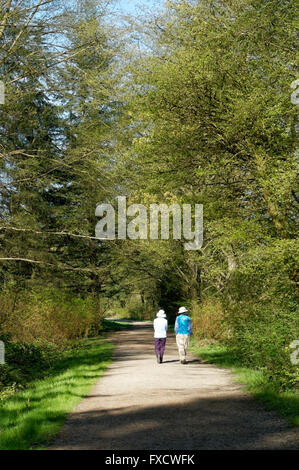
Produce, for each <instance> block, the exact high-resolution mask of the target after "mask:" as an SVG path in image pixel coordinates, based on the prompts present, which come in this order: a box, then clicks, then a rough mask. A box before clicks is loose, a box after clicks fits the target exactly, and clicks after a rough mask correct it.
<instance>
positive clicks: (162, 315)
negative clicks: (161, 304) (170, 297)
mask: <svg viewBox="0 0 299 470" xmlns="http://www.w3.org/2000/svg"><path fill="white" fill-rule="evenodd" d="M165 317H166V314H165V312H164V310H159V312H158V313H157V318H165Z"/></svg>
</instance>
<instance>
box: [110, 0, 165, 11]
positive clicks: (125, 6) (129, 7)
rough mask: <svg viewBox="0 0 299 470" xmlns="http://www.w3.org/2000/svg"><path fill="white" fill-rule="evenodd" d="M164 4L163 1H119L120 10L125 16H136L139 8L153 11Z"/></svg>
mask: <svg viewBox="0 0 299 470" xmlns="http://www.w3.org/2000/svg"><path fill="white" fill-rule="evenodd" d="M163 3H164V2H163V0H119V1H118V8H119V9H120V10H121V11H122V12H123V13H125V14H126V13H128V14H136V12H137V11H138V7H144V8H150V9H151V10H152V9H153V8H157V6H158V5H160V6H161V5H162V4H163Z"/></svg>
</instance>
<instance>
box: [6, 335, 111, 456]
mask: <svg viewBox="0 0 299 470" xmlns="http://www.w3.org/2000/svg"><path fill="white" fill-rule="evenodd" d="M106 338H107V335H103V336H100V337H96V338H88V339H85V340H81V341H79V342H78V347H76V349H71V350H69V351H66V352H65V353H63V356H62V357H61V359H60V360H57V361H56V362H55V363H54V365H53V367H52V369H51V371H50V372H49V375H48V376H47V377H44V378H43V379H42V380H36V381H33V382H31V383H29V384H28V385H27V386H26V388H25V389H24V390H22V391H20V392H18V393H16V394H15V395H13V396H12V397H10V398H8V399H7V400H5V401H3V402H2V403H1V404H0V449H6V450H16V449H22V450H24V449H25V450H26V449H27V450H28V449H35V448H41V446H42V445H43V444H44V443H45V442H47V441H49V440H50V439H51V438H52V437H53V436H54V435H55V434H56V433H57V432H58V431H59V429H60V427H61V426H62V424H63V423H64V421H65V419H66V416H67V414H68V413H69V412H70V411H71V410H72V409H73V408H74V406H75V405H76V404H77V403H78V402H79V401H81V400H82V399H83V398H84V396H86V394H87V393H88V391H89V389H90V388H91V386H92V385H93V384H94V383H95V382H96V381H97V379H98V378H99V377H100V376H101V375H102V374H103V372H104V371H105V369H106V368H107V366H108V364H109V363H110V362H111V356H112V351H113V345H112V344H111V343H108V342H107V339H106Z"/></svg>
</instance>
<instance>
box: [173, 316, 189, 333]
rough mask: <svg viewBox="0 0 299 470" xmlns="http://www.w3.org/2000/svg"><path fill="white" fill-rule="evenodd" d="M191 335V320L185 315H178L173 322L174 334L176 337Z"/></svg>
mask: <svg viewBox="0 0 299 470" xmlns="http://www.w3.org/2000/svg"><path fill="white" fill-rule="evenodd" d="M191 333H192V322H191V318H190V317H188V315H185V314H182V315H179V316H178V317H177V318H176V321H175V334H176V335H190V334H191Z"/></svg>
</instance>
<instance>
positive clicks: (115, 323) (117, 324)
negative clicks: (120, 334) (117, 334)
mask: <svg viewBox="0 0 299 470" xmlns="http://www.w3.org/2000/svg"><path fill="white" fill-rule="evenodd" d="M102 328H103V331H109V332H110V331H111V332H113V331H122V330H129V329H130V328H132V325H131V323H128V322H126V321H121V320H102Z"/></svg>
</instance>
